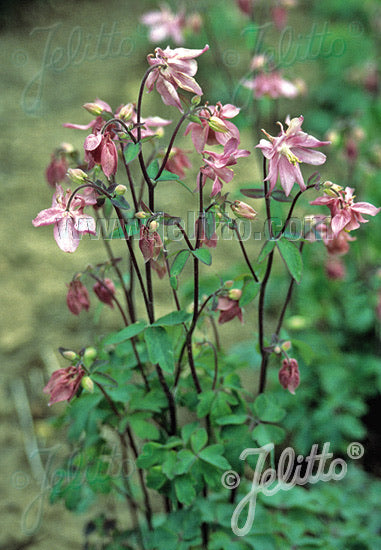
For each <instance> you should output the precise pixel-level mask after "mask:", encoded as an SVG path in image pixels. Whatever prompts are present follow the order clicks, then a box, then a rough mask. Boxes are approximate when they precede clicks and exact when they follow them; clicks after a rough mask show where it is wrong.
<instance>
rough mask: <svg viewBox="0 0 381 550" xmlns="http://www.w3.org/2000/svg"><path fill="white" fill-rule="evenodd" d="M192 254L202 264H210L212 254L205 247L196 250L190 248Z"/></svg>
mask: <svg viewBox="0 0 381 550" xmlns="http://www.w3.org/2000/svg"><path fill="white" fill-rule="evenodd" d="M192 254H193V256H195V258H197V259H198V260H200V262H202V263H203V264H206V265H211V264H212V255H211V253H210V252H209V250H208V249H207V248H197V250H192Z"/></svg>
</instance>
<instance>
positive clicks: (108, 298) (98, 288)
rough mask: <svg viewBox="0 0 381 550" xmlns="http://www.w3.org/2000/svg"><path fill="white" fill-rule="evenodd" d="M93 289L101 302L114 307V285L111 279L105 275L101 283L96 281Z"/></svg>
mask: <svg viewBox="0 0 381 550" xmlns="http://www.w3.org/2000/svg"><path fill="white" fill-rule="evenodd" d="M93 290H94V292H95V294H96V295H97V297H98V298H99V300H100V301H101V302H103V303H104V304H107V305H108V306H110V307H111V308H113V307H114V294H115V285H114V283H113V282H112V280H111V279H109V278H107V277H106V279H103V281H102V282H101V283H100V282H99V281H97V282H96V283H95V285H94V286H93Z"/></svg>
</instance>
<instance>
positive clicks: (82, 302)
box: [66, 279, 90, 315]
mask: <svg viewBox="0 0 381 550" xmlns="http://www.w3.org/2000/svg"><path fill="white" fill-rule="evenodd" d="M66 303H67V307H68V308H69V309H70V311H71V312H72V313H74V315H79V314H80V312H81V311H82V310H83V309H85V310H86V311H88V310H89V307H90V297H89V293H88V291H87V288H86V287H85V285H83V284H82V283H81V281H80V280H79V279H76V280H74V281H71V283H70V284H69V285H68V292H67V296H66Z"/></svg>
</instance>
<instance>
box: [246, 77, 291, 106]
mask: <svg viewBox="0 0 381 550" xmlns="http://www.w3.org/2000/svg"><path fill="white" fill-rule="evenodd" d="M243 86H244V87H245V88H248V89H249V90H253V91H254V97H256V98H258V97H263V96H265V95H267V96H269V97H271V98H272V99H276V98H278V97H288V98H293V97H296V96H297V95H298V93H299V90H298V88H297V87H296V86H295V84H293V83H292V82H291V81H290V80H286V79H285V78H282V77H281V75H280V73H279V72H277V71H273V72H271V73H260V74H258V75H257V76H255V77H254V78H253V79H251V80H245V81H244V82H243Z"/></svg>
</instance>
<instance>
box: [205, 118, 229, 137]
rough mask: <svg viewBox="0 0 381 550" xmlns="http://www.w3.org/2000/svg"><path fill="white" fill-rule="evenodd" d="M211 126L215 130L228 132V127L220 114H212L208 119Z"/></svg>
mask: <svg viewBox="0 0 381 550" xmlns="http://www.w3.org/2000/svg"><path fill="white" fill-rule="evenodd" d="M208 124H209V127H210V128H211V129H212V130H214V131H215V132H224V133H225V132H228V128H227V126H226V124H225V122H224V121H223V120H221V119H220V118H218V116H211V117H210V119H209V120H208Z"/></svg>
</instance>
